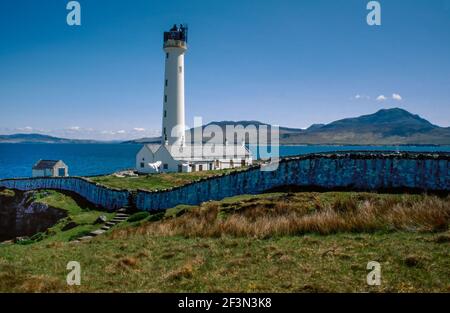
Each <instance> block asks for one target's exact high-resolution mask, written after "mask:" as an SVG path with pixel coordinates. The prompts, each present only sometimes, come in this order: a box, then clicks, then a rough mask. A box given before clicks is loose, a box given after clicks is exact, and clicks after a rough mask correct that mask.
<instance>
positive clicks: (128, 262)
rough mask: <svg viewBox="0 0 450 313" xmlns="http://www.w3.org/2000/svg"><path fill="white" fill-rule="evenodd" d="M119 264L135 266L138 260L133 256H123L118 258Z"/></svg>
mask: <svg viewBox="0 0 450 313" xmlns="http://www.w3.org/2000/svg"><path fill="white" fill-rule="evenodd" d="M119 264H120V265H122V266H127V267H135V266H136V265H137V264H138V260H137V259H135V258H133V257H124V258H122V259H120V260H119Z"/></svg>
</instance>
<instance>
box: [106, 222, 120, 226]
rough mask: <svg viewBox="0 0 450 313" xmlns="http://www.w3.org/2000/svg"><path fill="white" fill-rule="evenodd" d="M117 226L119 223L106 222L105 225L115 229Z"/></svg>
mask: <svg viewBox="0 0 450 313" xmlns="http://www.w3.org/2000/svg"><path fill="white" fill-rule="evenodd" d="M116 224H117V223H114V222H111V221H109V222H106V223H105V226H109V227H113V226H114V225H116Z"/></svg>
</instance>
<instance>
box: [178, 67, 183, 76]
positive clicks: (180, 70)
mask: <svg viewBox="0 0 450 313" xmlns="http://www.w3.org/2000/svg"><path fill="white" fill-rule="evenodd" d="M178 73H180V74H181V73H183V67H182V66H178Z"/></svg>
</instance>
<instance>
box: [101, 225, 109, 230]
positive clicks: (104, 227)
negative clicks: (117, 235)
mask: <svg viewBox="0 0 450 313" xmlns="http://www.w3.org/2000/svg"><path fill="white" fill-rule="evenodd" d="M110 228H111V227H109V226H106V225H105V226H102V228H100V229H103V230H109V229H110Z"/></svg>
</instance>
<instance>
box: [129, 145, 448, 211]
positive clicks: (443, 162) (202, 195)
mask: <svg viewBox="0 0 450 313" xmlns="http://www.w3.org/2000/svg"><path fill="white" fill-rule="evenodd" d="M449 160H450V155H448V154H446V155H445V154H444V155H438V154H436V155H432V154H408V153H402V154H400V153H399V154H397V153H396V154H383V153H342V154H312V155H306V156H301V157H295V158H286V159H283V160H281V161H280V164H279V167H278V169H277V170H276V171H271V172H264V171H260V169H259V167H254V168H251V169H249V170H247V171H243V172H236V173H231V174H229V175H223V176H220V177H214V178H209V179H203V180H200V181H198V182H194V183H191V184H188V185H185V186H182V187H178V188H173V189H170V190H165V191H158V192H148V191H139V192H138V193H137V196H136V200H135V201H136V207H137V208H138V209H139V210H145V211H151V210H161V209H166V208H171V207H174V206H176V205H178V204H191V205H196V204H199V203H201V202H204V201H208V200H220V199H223V198H226V197H231V196H235V195H240V194H258V193H261V192H263V191H265V190H269V189H273V188H276V187H280V186H285V185H296V186H305V187H318V188H322V189H336V188H340V189H348V190H394V189H412V190H419V191H446V192H448V191H450V176H449Z"/></svg>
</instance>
